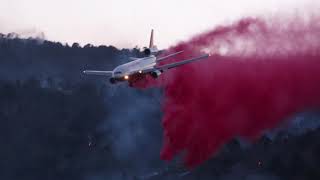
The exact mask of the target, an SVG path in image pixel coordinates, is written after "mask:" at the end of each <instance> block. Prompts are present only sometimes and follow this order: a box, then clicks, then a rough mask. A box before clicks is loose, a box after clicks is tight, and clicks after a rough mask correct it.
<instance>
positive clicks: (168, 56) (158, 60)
mask: <svg viewBox="0 0 320 180" xmlns="http://www.w3.org/2000/svg"><path fill="white" fill-rule="evenodd" d="M182 52H183V51H178V52H175V53H173V54H169V55H167V56H164V57H160V58H157V62H160V61H163V60H166V59H168V58H170V57H173V56H175V55H178V54H181V53H182Z"/></svg>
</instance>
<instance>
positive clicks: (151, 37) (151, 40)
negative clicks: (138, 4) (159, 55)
mask: <svg viewBox="0 0 320 180" xmlns="http://www.w3.org/2000/svg"><path fill="white" fill-rule="evenodd" d="M153 47H154V44H153V29H152V30H151V36H150V44H149V48H150V49H151V48H153Z"/></svg>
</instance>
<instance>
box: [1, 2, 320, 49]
mask: <svg viewBox="0 0 320 180" xmlns="http://www.w3.org/2000/svg"><path fill="white" fill-rule="evenodd" d="M316 1H318V0H158V1H154V0H0V3H1V5H0V32H2V33H8V32H12V31H14V32H18V33H21V34H27V35H28V34H32V33H34V32H44V33H45V36H46V38H47V39H49V40H53V41H60V42H63V43H65V42H68V43H70V44H71V43H72V42H79V43H80V44H82V45H84V44H87V43H92V44H95V45H100V44H105V45H115V46H117V47H120V48H123V47H125V48H132V47H134V46H135V45H138V46H139V47H143V46H146V45H147V44H148V40H149V33H150V29H151V28H154V29H155V42H156V44H157V45H158V47H160V48H165V47H167V46H170V45H172V44H174V43H176V42H178V41H181V40H186V39H188V38H190V37H191V36H192V35H194V34H197V33H200V32H202V31H204V30H208V29H210V28H212V27H214V26H215V25H217V24H223V23H230V22H232V21H233V20H235V19H239V18H241V17H243V16H249V15H272V14H274V13H279V12H280V13H286V12H290V11H291V12H293V11H296V10H297V9H301V8H306V7H307V8H308V7H310V6H311V4H313V3H314V2H316Z"/></svg>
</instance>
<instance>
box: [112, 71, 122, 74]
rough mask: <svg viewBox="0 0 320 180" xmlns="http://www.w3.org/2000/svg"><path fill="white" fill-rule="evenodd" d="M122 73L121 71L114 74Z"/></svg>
mask: <svg viewBox="0 0 320 180" xmlns="http://www.w3.org/2000/svg"><path fill="white" fill-rule="evenodd" d="M121 73H122V72H121V71H117V72H115V73H114V74H121Z"/></svg>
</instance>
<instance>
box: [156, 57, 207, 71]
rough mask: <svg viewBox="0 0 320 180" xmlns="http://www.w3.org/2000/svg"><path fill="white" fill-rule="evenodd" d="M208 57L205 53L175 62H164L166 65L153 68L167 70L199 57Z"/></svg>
mask: <svg viewBox="0 0 320 180" xmlns="http://www.w3.org/2000/svg"><path fill="white" fill-rule="evenodd" d="M208 57H209V55H208V54H206V55H203V56H199V57H196V58H192V59H187V60H184V61H179V62H176V63H171V64H166V65H162V66H158V67H155V68H156V69H157V70H167V69H171V68H175V67H178V66H182V65H184V64H188V63H191V62H193V61H197V60H200V59H205V58H208Z"/></svg>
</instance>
